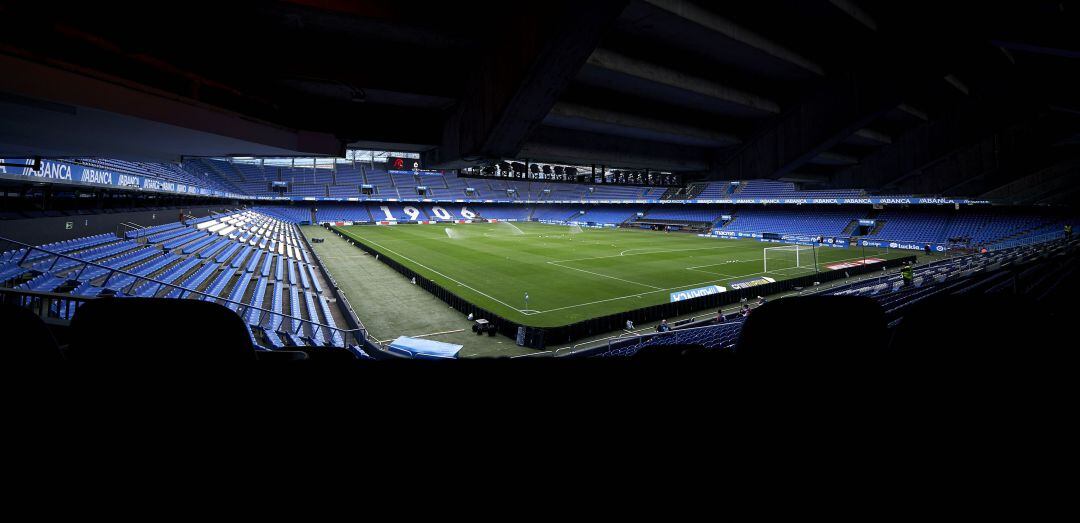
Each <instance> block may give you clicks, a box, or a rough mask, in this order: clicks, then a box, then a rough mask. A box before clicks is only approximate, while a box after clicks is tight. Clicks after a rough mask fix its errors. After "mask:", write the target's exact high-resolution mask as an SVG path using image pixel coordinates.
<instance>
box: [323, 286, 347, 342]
mask: <svg viewBox="0 0 1080 523" xmlns="http://www.w3.org/2000/svg"><path fill="white" fill-rule="evenodd" d="M319 306H320V307H321V308H322V312H323V317H324V318H326V322H325V323H326V325H328V326H330V327H333V328H334V330H331V331H330V343H331V344H332V345H333V346H335V347H344V346H345V337H344V336H342V334H341V331H338V330H337V322H335V321H334V316H333V314H331V313H330V304H329V303H328V302H327V301H326V298H325V297H324V296H322V295H319Z"/></svg>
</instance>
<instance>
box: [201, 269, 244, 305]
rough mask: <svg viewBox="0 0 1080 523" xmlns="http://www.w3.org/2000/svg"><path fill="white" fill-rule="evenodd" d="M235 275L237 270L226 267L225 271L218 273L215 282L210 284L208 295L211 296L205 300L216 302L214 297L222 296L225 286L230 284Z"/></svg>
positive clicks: (207, 290)
mask: <svg viewBox="0 0 1080 523" xmlns="http://www.w3.org/2000/svg"><path fill="white" fill-rule="evenodd" d="M233 274H236V269H235V268H233V267H225V269H224V270H222V271H221V272H220V273H218V275H217V277H216V278H214V282H213V283H211V284H210V287H208V288H207V289H206V293H207V294H209V295H210V296H206V297H204V298H203V299H204V300H206V301H211V300H214V298H213V297H218V296H221V293H222V292H223V291H224V290H225V286H227V285H228V284H229V280H232V277H233ZM211 296H213V297H211Z"/></svg>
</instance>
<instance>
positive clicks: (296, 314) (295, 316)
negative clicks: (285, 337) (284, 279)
mask: <svg viewBox="0 0 1080 523" xmlns="http://www.w3.org/2000/svg"><path fill="white" fill-rule="evenodd" d="M289 316H290V317H291V318H290V321H291V322H292V325H291V326H290V330H291V331H292V332H299V331H300V328H301V326H302V325H303V324H302V323H300V293H299V292H297V290H296V287H293V286H291V285H290V286H289Z"/></svg>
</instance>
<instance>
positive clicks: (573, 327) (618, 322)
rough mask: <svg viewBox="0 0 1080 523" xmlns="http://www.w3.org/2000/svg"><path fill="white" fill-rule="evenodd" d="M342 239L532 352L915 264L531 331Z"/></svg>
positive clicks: (894, 263)
mask: <svg viewBox="0 0 1080 523" xmlns="http://www.w3.org/2000/svg"><path fill="white" fill-rule="evenodd" d="M331 230H332V231H333V232H334V233H335V234H337V235H338V236H339V237H341V238H342V239H345V240H346V241H349V242H351V243H352V244H353V245H355V246H356V247H357V248H359V249H361V250H363V251H365V252H367V253H368V254H371V255H379V256H378V259H379V261H381V262H383V263H385V264H386V265H388V266H389V267H390V268H392V269H394V270H395V271H397V272H398V273H400V274H401V275H402V276H405V277H406V278H408V279H412V278H415V279H416V284H417V285H419V286H420V288H422V289H424V290H426V291H428V292H430V293H431V294H433V295H435V296H436V297H437V298H439V299H440V300H442V301H444V302H446V303H447V304H448V305H450V306H451V307H453V308H454V309H456V310H457V311H459V312H461V313H462V314H472V315H474V317H476V318H484V319H487V320H488V321H490V322H492V323H494V324H495V326H496V327H497V329H498V332H499V333H500V334H502V335H503V336H506V337H508V338H510V339H517V338H518V330H519V327H520V328H523V329H524V338H523V340H522V341H523V344H524V345H525V346H526V347H531V348H534V349H542V348H544V347H546V346H547V345H561V344H565V343H572V342H574V341H577V340H580V339H583V338H588V337H590V336H598V335H601V334H606V333H609V332H612V331H616V330H619V329H622V328H623V326H624V325H626V320H633V321H634V323H636V324H644V323H648V322H653V321H659V320H662V319H665V318H674V317H678V316H682V315H686V314H692V313H695V312H699V311H704V310H709V309H716V308H719V307H721V306H724V305H731V304H732V303H738V302H739V301H741V300H742V299H743V298H746V299H750V298H753V297H756V296H759V295H760V296H768V295H773V294H777V293H781V292H786V291H790V290H792V289H795V288H796V287H809V286H811V285H813V284H814V282H822V283H824V282H828V281H835V280H839V279H842V278H845V277H847V276H857V275H860V274H866V273H870V272H877V271H881V270H885V269H891V268H896V267H900V266H901V265H903V264H905V263H914V262H915V256H905V257H902V258H894V259H891V260H885V261H883V262H880V263H875V264H872V265H863V266H859V267H850V268H846V269H843V270H835V271H825V272H819V273H816V274H808V275H806V276H800V277H797V278H791V279H787V280H781V281H777V282H772V283H765V284H762V285H756V286H753V287H749V288H745V289H734V290H729V291H727V292H722V293H719V294H711V295H707V296H699V297H697V298H691V299H688V300H682V301H677V302H673V303H661V304H658V305H653V306H649V307H643V308H640V309H634V310H630V311H626V312H619V313H615V314H609V315H607V316H600V317H597V318H591V319H588V320H584V321H580V322H577V323H572V324H569V325H562V326H558V327H543V328H541V327H530V326H527V325H521V324H519V323H516V322H513V321H510V320H508V319H506V318H503V317H502V316H499V315H498V314H495V313H493V312H491V311H489V310H487V309H484V308H483V307H479V306H477V305H475V304H473V303H471V302H469V301H468V300H466V299H464V298H462V297H460V296H458V295H457V294H454V293H453V292H450V291H449V290H447V289H446V288H445V287H443V286H441V285H439V284H438V283H435V282H433V281H431V280H429V279H427V278H426V277H424V276H423V275H422V274H419V273H417V272H416V271H413V270H412V269H410V268H408V267H406V266H404V265H402V264H400V263H398V262H397V261H395V260H393V259H391V258H390V257H389V256H386V255H385V254H384V253H382V252H379V250H378V249H375V248H373V247H371V246H369V245H366V244H364V243H362V242H358V241H355V240H353V239H352V238H350V237H349V236H347V235H345V234H344V233H342V232H341V231H339V230H338V229H337V228H336V227H333V228H332V229H331Z"/></svg>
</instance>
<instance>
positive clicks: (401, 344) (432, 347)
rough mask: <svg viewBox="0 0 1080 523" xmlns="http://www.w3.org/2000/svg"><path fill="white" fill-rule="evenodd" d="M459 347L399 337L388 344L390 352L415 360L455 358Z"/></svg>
mask: <svg viewBox="0 0 1080 523" xmlns="http://www.w3.org/2000/svg"><path fill="white" fill-rule="evenodd" d="M461 347H462V346H461V345H455V344H453V343H443V342H441V341H431V340H424V339H420V338H410V337H408V336H400V337H398V339H396V340H394V341H392V342H390V350H392V351H397V352H399V353H404V354H408V355H410V356H413V357H416V358H456V357H457V354H458V351H460V350H461Z"/></svg>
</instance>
